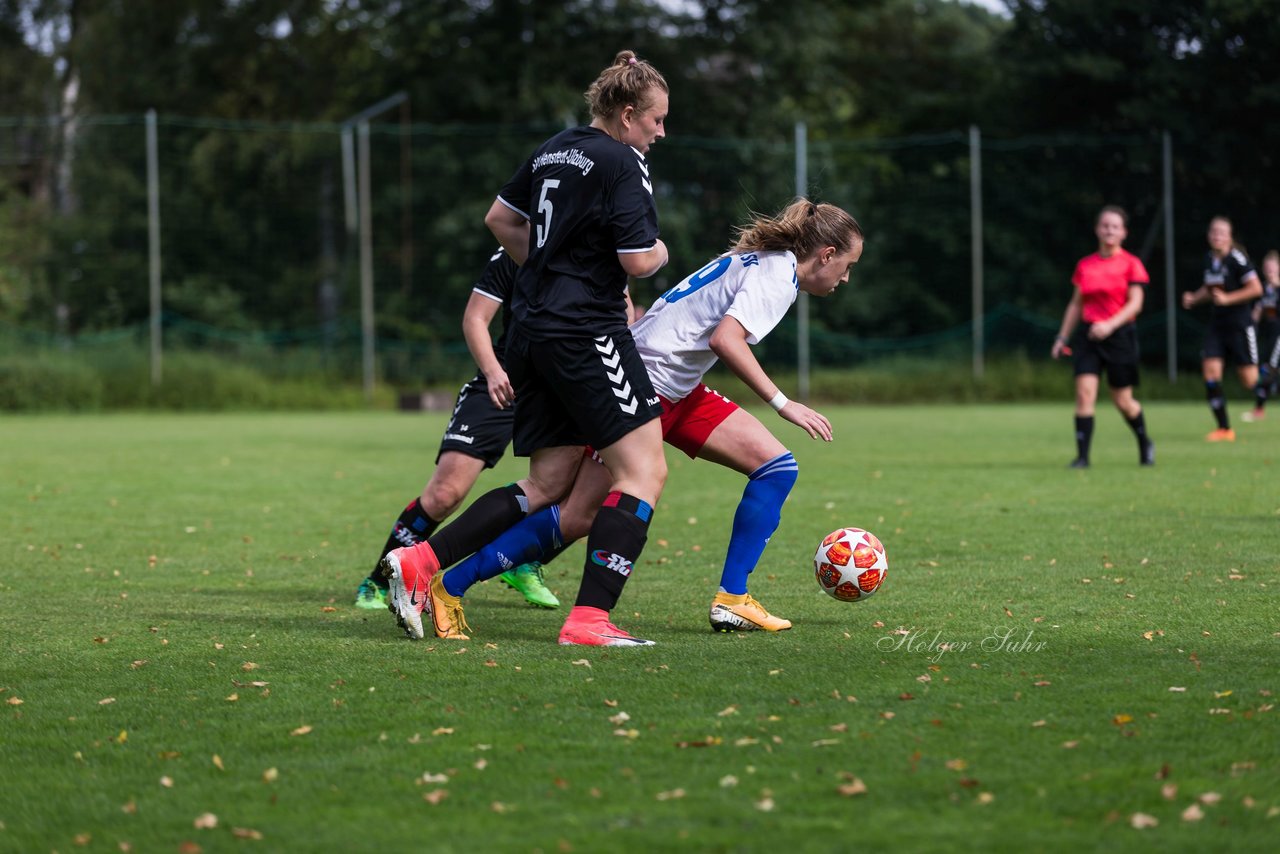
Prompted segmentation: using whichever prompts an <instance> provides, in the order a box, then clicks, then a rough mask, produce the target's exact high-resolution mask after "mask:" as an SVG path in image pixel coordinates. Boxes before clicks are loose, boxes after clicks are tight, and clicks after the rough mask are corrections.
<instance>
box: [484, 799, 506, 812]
mask: <svg viewBox="0 0 1280 854" xmlns="http://www.w3.org/2000/svg"><path fill="white" fill-rule="evenodd" d="M489 809H491V810H493V811H494V812H496V813H504V812H508V811H509V810H510V809H511V807H509V806H507V805H506V804H504V803H503V802H502V801H494V802H493V803H491V804H489Z"/></svg>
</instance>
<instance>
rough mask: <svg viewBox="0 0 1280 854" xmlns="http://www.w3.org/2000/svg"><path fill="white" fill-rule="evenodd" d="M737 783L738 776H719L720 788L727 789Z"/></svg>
mask: <svg viewBox="0 0 1280 854" xmlns="http://www.w3.org/2000/svg"><path fill="white" fill-rule="evenodd" d="M736 785H738V778H737V777H735V776H733V775H732V774H726V775H725V776H723V777H721V778H720V788H722V789H729V788H732V787H734V786H736Z"/></svg>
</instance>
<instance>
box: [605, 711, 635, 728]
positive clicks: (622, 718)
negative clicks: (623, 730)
mask: <svg viewBox="0 0 1280 854" xmlns="http://www.w3.org/2000/svg"><path fill="white" fill-rule="evenodd" d="M629 720H631V715H629V714H627V713H626V712H618V713H617V714H616V715H610V716H609V723H611V724H613V725H614V726H622V725H623V724H625V723H626V722H627V721H629Z"/></svg>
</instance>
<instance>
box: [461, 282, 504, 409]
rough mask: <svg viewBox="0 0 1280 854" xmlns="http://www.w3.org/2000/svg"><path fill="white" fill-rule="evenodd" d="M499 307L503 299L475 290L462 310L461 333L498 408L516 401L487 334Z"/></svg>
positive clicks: (490, 396)
mask: <svg viewBox="0 0 1280 854" xmlns="http://www.w3.org/2000/svg"><path fill="white" fill-rule="evenodd" d="M500 308H502V303H500V302H498V301H497V300H495V299H491V298H490V297H487V296H484V295H482V294H478V293H474V292H473V293H472V294H471V299H469V300H467V307H466V310H465V311H464V312H463V313H462V337H463V338H464V339H465V340H466V342H467V349H468V350H470V351H471V357H472V358H473V359H475V360H476V367H478V368H479V369H480V373H482V374H484V378H485V380H486V381H487V382H488V385H489V398H490V399H491V400H492V401H493V405H494V406H496V407H498V408H499V409H506V408H507V407H508V406H510V405H511V404H512V403H513V402H515V398H516V393H515V389H513V388H512V387H511V380H510V379H508V378H507V372H506V370H505V369H503V367H502V363H501V362H499V361H498V354H497V353H495V352H494V351H493V339H492V338H490V337H489V324H490V323H492V321H493V318H494V317H495V316H496V315H497V314H498V310H499V309H500Z"/></svg>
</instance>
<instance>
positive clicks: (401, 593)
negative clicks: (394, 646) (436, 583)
mask: <svg viewBox="0 0 1280 854" xmlns="http://www.w3.org/2000/svg"><path fill="white" fill-rule="evenodd" d="M378 569H379V570H380V571H381V572H382V574H383V576H384V577H385V578H386V579H387V582H388V584H389V591H388V592H389V593H390V594H391V595H390V596H389V597H388V599H387V610H388V611H390V612H391V613H392V614H395V616H396V623H397V624H398V625H399V626H400V628H402V629H404V633H405V634H406V635H408V636H409V637H410V638H413V639H415V640H416V639H418V638H421V637H422V634H423V633H422V614H423V612H426V613H428V614H430V608H431V595H430V590H431V579H432V578H433V577H434V576H435V574H436V572H437V571H438V570H439V569H440V561H439V560H438V559H437V558H436V553H435V552H433V551H432V550H431V546H429V545H427V544H426V543H418V544H417V545H416V546H407V547H405V548H402V549H394V550H392V551H391V552H389V553H388V554H387V556H386V557H384V558H383V559H382V563H380V564H378Z"/></svg>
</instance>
